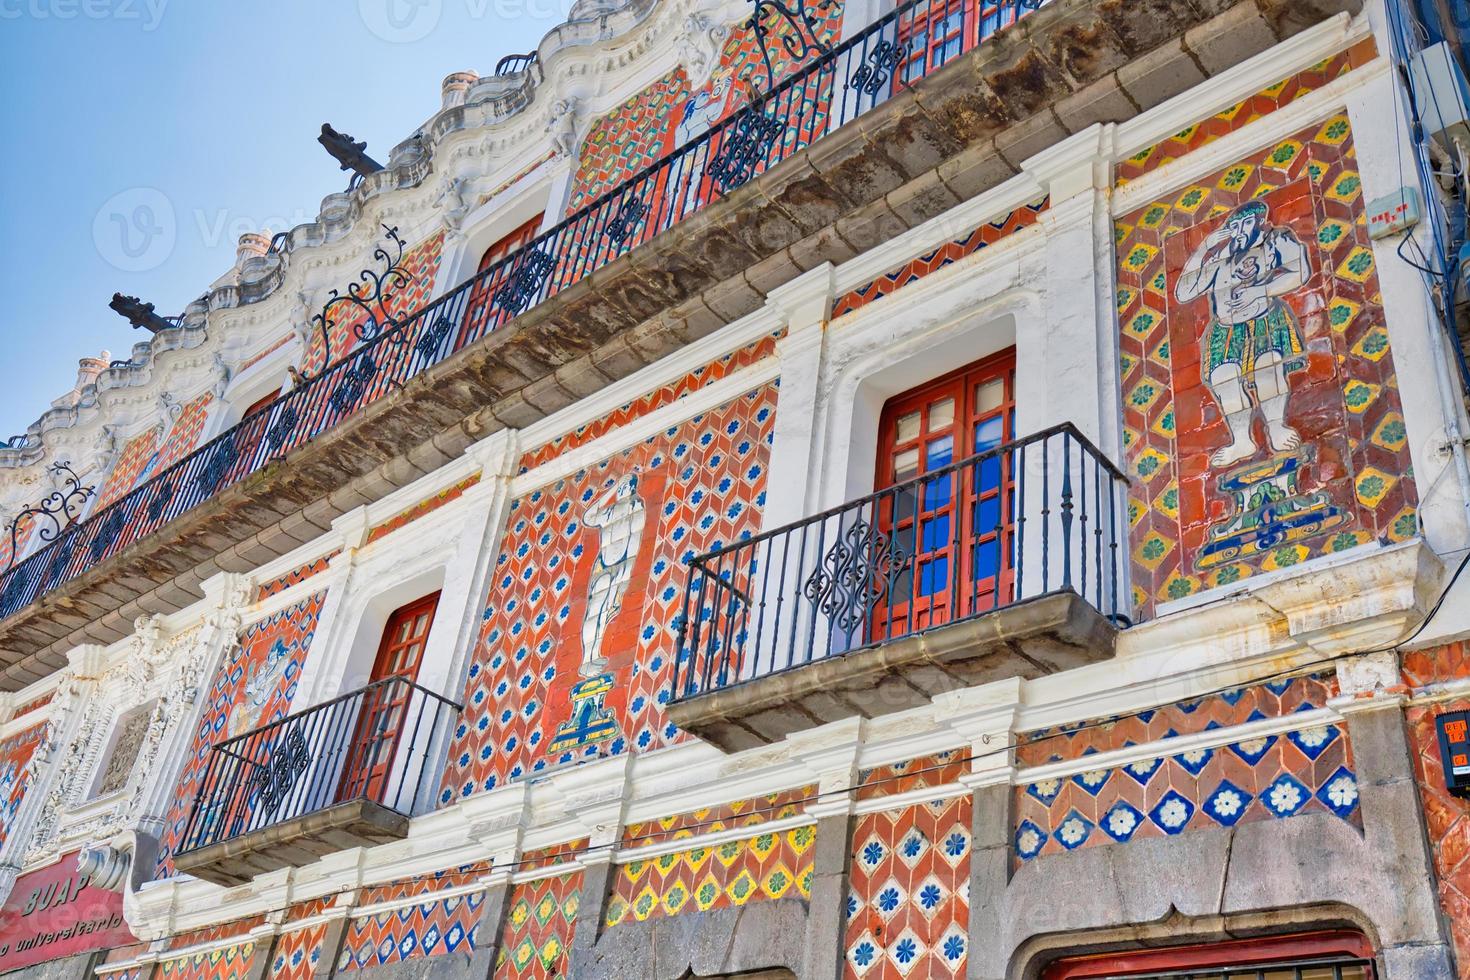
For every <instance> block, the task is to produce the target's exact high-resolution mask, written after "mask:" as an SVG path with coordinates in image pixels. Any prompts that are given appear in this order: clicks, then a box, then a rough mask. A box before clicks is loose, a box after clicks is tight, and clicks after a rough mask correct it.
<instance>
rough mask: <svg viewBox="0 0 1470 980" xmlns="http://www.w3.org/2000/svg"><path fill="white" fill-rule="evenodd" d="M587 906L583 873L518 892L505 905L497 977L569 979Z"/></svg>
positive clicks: (518, 888)
mask: <svg viewBox="0 0 1470 980" xmlns="http://www.w3.org/2000/svg"><path fill="white" fill-rule="evenodd" d="M581 902H582V872H581V871H573V872H570V873H569V874H564V875H553V876H551V877H549V878H540V879H537V880H536V881H528V882H522V883H519V884H517V885H515V886H513V887H512V888H511V891H510V895H509V896H508V897H507V899H506V903H505V905H506V913H505V928H504V929H503V930H502V931H501V934H500V949H499V952H497V953H496V957H495V972H494V974H492V976H493V977H494V978H495V980H559V978H562V977H566V976H567V975H568V974H567V969H568V967H569V961H570V954H569V953H568V949H569V948H570V947H571V945H572V931H573V930H574V929H575V928H576V924H577V909H578V908H579V907H580V906H581Z"/></svg>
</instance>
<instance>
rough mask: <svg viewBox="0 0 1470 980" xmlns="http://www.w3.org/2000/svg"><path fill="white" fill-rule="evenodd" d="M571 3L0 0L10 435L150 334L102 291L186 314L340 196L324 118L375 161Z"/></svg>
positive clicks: (3, 422) (0, 169)
mask: <svg viewBox="0 0 1470 980" xmlns="http://www.w3.org/2000/svg"><path fill="white" fill-rule="evenodd" d="M568 3H569V0H248V2H238V0H0V92H3V93H4V94H5V97H4V98H3V99H0V134H3V145H4V147H5V150H4V154H3V156H4V161H5V162H4V164H3V166H0V219H3V227H4V228H5V229H7V237H8V242H7V245H8V247H7V248H6V249H5V252H6V258H5V261H4V262H0V296H3V297H4V302H3V303H0V331H3V336H4V337H5V339H6V340H7V341H8V342H9V350H10V355H11V356H10V364H9V369H8V371H7V372H6V373H7V380H6V384H5V385H3V386H0V439H3V438H8V437H9V436H10V435H13V434H15V433H19V432H22V431H23V430H24V429H25V427H26V426H28V425H29V424H30V423H31V422H32V421H34V420H35V419H36V418H37V417H38V416H39V415H40V413H41V411H42V410H43V409H44V408H45V407H46V406H47V405H49V403H50V402H51V400H52V399H54V398H56V397H57V396H59V395H61V394H62V393H63V392H65V391H67V390H69V389H70V388H71V386H72V383H73V382H74V380H75V378H76V365H77V358H79V357H82V356H84V355H95V354H96V353H97V352H98V351H100V350H102V349H104V348H106V349H108V350H110V351H111V352H112V356H113V357H114V358H119V357H126V356H127V355H128V352H129V350H130V349H131V347H132V345H133V344H134V343H135V342H136V341H138V340H141V339H144V336H145V335H144V334H143V333H142V331H135V330H133V328H132V327H130V326H129V325H128V323H127V321H125V320H124V319H122V318H121V317H119V316H118V315H117V314H115V313H113V312H112V311H111V310H109V309H108V308H107V301H108V300H109V299H110V298H111V297H112V294H113V293H114V292H123V293H127V294H131V295H136V296H139V297H141V298H142V299H143V300H145V301H148V302H152V303H154V304H155V305H156V306H157V308H158V312H160V313H164V314H172V313H178V312H181V311H182V310H183V308H184V305H185V304H186V303H188V302H189V301H190V300H191V299H194V298H196V297H197V296H199V295H200V294H201V293H202V292H204V290H205V289H206V288H207V286H208V285H209V283H210V282H211V281H212V280H214V278H215V277H217V276H218V275H220V274H221V273H222V272H224V271H225V270H226V269H227V268H229V266H230V265H231V263H232V262H233V260H234V251H235V241H236V238H237V237H238V236H239V234H240V232H241V231H246V230H258V229H260V228H261V227H262V226H265V225H269V226H270V227H271V229H272V230H273V231H281V230H284V229H285V228H287V227H289V226H291V225H294V224H298V223H301V222H303V221H309V220H312V219H313V218H315V216H316V213H317V209H318V207H319V205H320V203H321V199H322V197H324V196H325V195H326V194H329V193H331V192H333V191H337V190H341V189H343V188H344V187H345V186H346V182H347V175H346V174H344V173H342V172H340V171H339V170H338V169H337V164H336V163H335V162H334V161H333V160H332V159H331V158H330V157H329V156H328V155H327V153H326V151H325V150H323V149H322V148H321V146H319V145H318V144H317V142H316V135H317V133H318V132H319V130H320V127H321V124H322V123H323V122H331V123H332V124H333V125H334V126H336V127H337V128H338V129H339V130H342V131H343V132H346V133H350V134H351V135H352V136H353V138H355V139H358V140H363V139H365V140H367V141H368V153H369V154H370V155H372V156H373V157H375V158H376V159H377V160H379V162H386V160H387V158H388V151H389V149H390V148H391V147H392V146H393V145H394V144H396V143H398V142H399V141H400V140H402V139H405V138H406V137H407V136H409V135H410V134H411V133H412V132H413V130H414V129H415V128H416V127H417V126H418V125H419V124H420V123H422V122H423V121H424V120H425V119H427V118H428V117H429V116H430V115H431V114H432V113H433V112H434V111H435V110H436V109H437V108H438V106H439V83H440V81H441V80H442V79H443V77H444V76H445V75H447V74H449V73H450V72H452V71H463V70H473V71H478V72H479V73H480V74H481V75H488V74H490V73H491V71H492V70H493V68H494V66H495V62H496V61H498V60H499V59H500V58H501V56H503V55H506V54H512V53H517V52H523V51H528V50H530V49H531V48H533V47H534V46H535V45H536V44H537V43H538V42H539V41H540V39H541V37H542V36H543V35H544V34H545V33H546V31H548V30H549V29H550V28H552V27H554V26H555V25H556V24H557V23H560V22H561V21H562V20H563V19H564V17H565V11H566V9H567V6H568ZM140 205H142V206H144V207H145V208H146V210H143V211H140V210H139V207H140ZM129 222H132V223H134V224H135V226H136V227H133V228H129V229H127V231H126V233H125V232H124V228H123V225H126V224H128V223H129ZM143 227H146V228H148V229H151V230H152V231H153V232H154V233H155V234H154V235H153V236H152V237H151V239H148V241H149V242H150V244H149V245H148V247H146V248H144V247H142V246H143V242H144V241H145V239H144V238H143V237H142V235H141V232H140V230H139V229H140V228H143Z"/></svg>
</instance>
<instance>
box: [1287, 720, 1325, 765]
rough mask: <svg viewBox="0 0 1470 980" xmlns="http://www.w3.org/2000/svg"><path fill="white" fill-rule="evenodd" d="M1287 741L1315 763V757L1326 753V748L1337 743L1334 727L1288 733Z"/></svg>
mask: <svg viewBox="0 0 1470 980" xmlns="http://www.w3.org/2000/svg"><path fill="white" fill-rule="evenodd" d="M1286 738H1287V740H1288V741H1290V742H1291V744H1292V745H1295V746H1296V747H1297V748H1299V749H1301V750H1302V754H1303V755H1305V756H1306V757H1307V758H1308V759H1311V760H1312V761H1314V762H1315V761H1316V760H1317V757H1318V756H1320V755H1321V754H1322V753H1323V752H1326V751H1327V747H1328V746H1329V745H1331V744H1332V743H1333V742H1335V741H1337V726H1336V725H1320V726H1318V727H1316V728H1304V729H1302V730H1301V731H1298V732H1290V733H1288V734H1287V736H1286Z"/></svg>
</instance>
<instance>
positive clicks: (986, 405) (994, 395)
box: [975, 378, 1006, 415]
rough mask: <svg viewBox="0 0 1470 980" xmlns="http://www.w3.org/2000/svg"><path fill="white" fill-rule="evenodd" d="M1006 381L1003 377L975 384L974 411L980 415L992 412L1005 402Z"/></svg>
mask: <svg viewBox="0 0 1470 980" xmlns="http://www.w3.org/2000/svg"><path fill="white" fill-rule="evenodd" d="M1005 400H1006V383H1005V379H1004V378H996V379H995V380H993V381H982V382H981V383H980V384H978V385H976V386H975V411H976V412H978V413H979V414H981V415H984V414H985V413H986V412H993V411H995V410H996V409H997V408H1000V407H1001V406H1002V405H1004V404H1005Z"/></svg>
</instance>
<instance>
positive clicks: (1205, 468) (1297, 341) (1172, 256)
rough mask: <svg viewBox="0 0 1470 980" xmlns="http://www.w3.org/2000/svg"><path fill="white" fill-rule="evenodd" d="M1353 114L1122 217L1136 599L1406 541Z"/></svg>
mask: <svg viewBox="0 0 1470 980" xmlns="http://www.w3.org/2000/svg"><path fill="white" fill-rule="evenodd" d="M1355 167H1356V159H1355V154H1354V150H1353V144H1352V134H1351V131H1350V128H1349V125H1348V121H1347V117H1346V116H1343V115H1337V116H1333V117H1331V118H1329V119H1326V120H1324V121H1323V122H1321V123H1319V124H1317V125H1314V126H1312V127H1310V128H1308V129H1305V130H1303V131H1301V132H1298V133H1296V134H1294V135H1292V136H1291V137H1290V138H1287V139H1285V140H1282V141H1280V142H1279V143H1277V144H1276V145H1275V146H1272V147H1269V148H1267V149H1265V150H1263V151H1260V152H1258V153H1254V154H1252V155H1250V156H1249V157H1247V158H1245V159H1242V160H1240V161H1239V162H1237V163H1234V164H1232V165H1230V166H1228V167H1225V168H1224V169H1222V170H1220V171H1218V172H1217V173H1214V174H1211V175H1208V176H1205V177H1203V178H1201V179H1199V180H1198V181H1196V182H1195V183H1193V184H1190V185H1188V186H1185V187H1182V188H1175V189H1173V190H1172V191H1169V192H1165V193H1163V194H1161V195H1160V198H1159V200H1157V201H1155V202H1154V203H1152V204H1149V205H1146V206H1144V207H1142V208H1140V209H1137V210H1136V211H1134V212H1133V213H1131V214H1128V215H1125V216H1124V217H1123V218H1122V219H1121V220H1120V221H1119V222H1118V225H1117V237H1118V249H1119V251H1118V263H1119V272H1118V311H1119V321H1120V325H1121V330H1122V334H1121V339H1122V344H1121V348H1122V356H1123V364H1122V368H1123V371H1122V373H1123V393H1124V423H1125V438H1126V440H1127V451H1128V460H1129V465H1130V467H1131V469H1132V475H1134V476H1135V477H1136V480H1135V483H1134V485H1133V486H1132V488H1131V494H1132V498H1131V500H1130V514H1129V516H1130V521H1131V522H1132V524H1133V528H1134V530H1133V535H1132V540H1133V542H1134V545H1133V560H1134V568H1133V581H1134V588H1135V591H1134V602H1135V605H1136V606H1137V607H1138V608H1139V609H1140V610H1146V609H1148V608H1150V607H1152V606H1153V605H1155V604H1157V603H1160V602H1167V601H1169V600H1172V599H1179V598H1183V597H1184V596H1188V595H1192V594H1194V593H1196V592H1199V591H1202V590H1204V589H1207V588H1211V587H1215V586H1219V585H1226V584H1229V583H1231V582H1235V581H1238V580H1240V579H1242V578H1244V577H1247V576H1249V575H1252V574H1257V573H1259V572H1263V571H1273V570H1276V569H1279V568H1285V567H1287V566H1290V565H1293V564H1296V563H1298V562H1301V561H1304V560H1306V559H1308V558H1310V557H1314V556H1317V555H1321V554H1325V553H1331V552H1337V551H1342V550H1345V549H1347V548H1351V547H1355V546H1357V545H1361V544H1365V543H1368V542H1373V541H1381V542H1391V541H1398V540H1403V539H1405V538H1407V537H1411V536H1412V535H1413V534H1414V533H1415V532H1416V521H1415V507H1416V505H1417V494H1416V492H1415V489H1414V482H1413V476H1412V471H1411V466H1410V460H1409V455H1408V449H1407V441H1406V440H1405V438H1404V435H1403V416H1402V413H1401V411H1400V408H1399V398H1398V388H1397V378H1396V376H1395V374H1394V369H1393V360H1392V356H1391V354H1390V352H1389V346H1388V334H1387V330H1386V328H1385V326H1384V317H1383V310H1382V308H1381V306H1380V297H1379V295H1378V279H1377V273H1376V270H1375V268H1374V261H1373V252H1372V250H1371V247H1370V246H1369V244H1368V238H1367V234H1366V229H1365V227H1364V222H1363V202H1362V189H1361V182H1360V180H1359V178H1358V175H1357V172H1356V169H1355Z"/></svg>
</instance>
